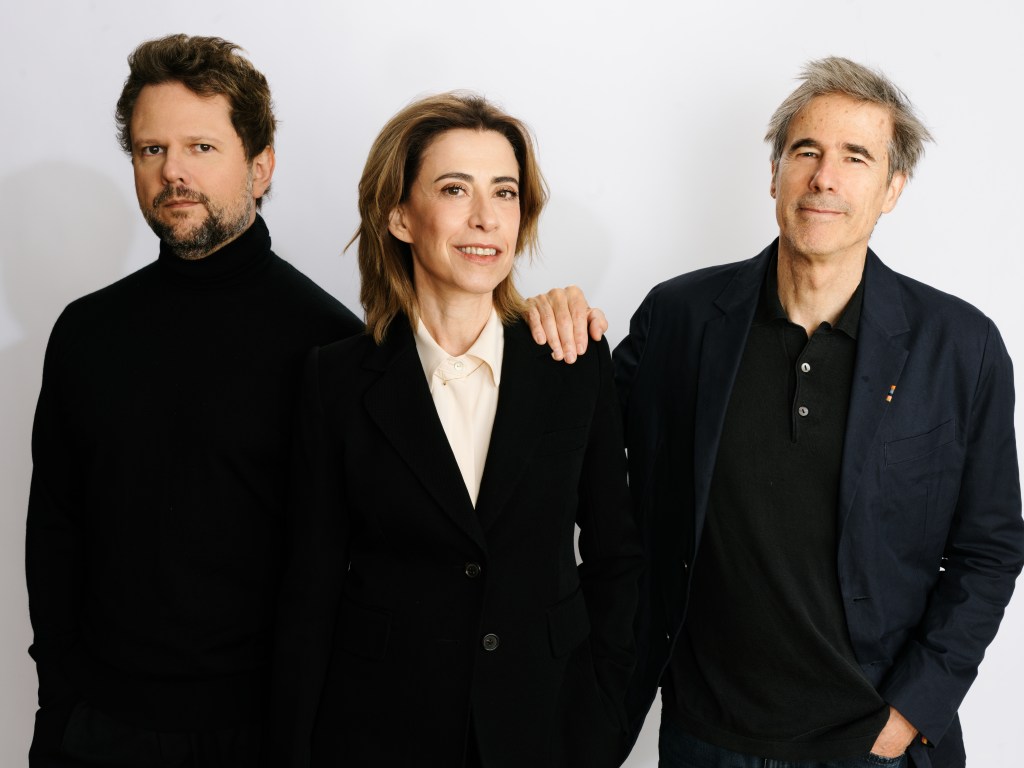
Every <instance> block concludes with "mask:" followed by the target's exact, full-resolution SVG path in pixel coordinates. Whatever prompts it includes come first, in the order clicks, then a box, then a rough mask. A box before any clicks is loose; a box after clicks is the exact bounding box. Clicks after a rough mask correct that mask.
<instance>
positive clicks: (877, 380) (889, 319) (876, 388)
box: [838, 249, 910, 537]
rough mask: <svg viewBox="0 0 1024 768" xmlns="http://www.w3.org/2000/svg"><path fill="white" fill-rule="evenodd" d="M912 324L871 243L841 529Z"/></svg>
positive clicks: (845, 450)
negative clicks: (909, 323) (909, 322)
mask: <svg viewBox="0 0 1024 768" xmlns="http://www.w3.org/2000/svg"><path fill="white" fill-rule="evenodd" d="M909 330H910V326H909V325H908V323H907V315H906V312H905V311H904V309H903V299H902V296H901V293H900V287H899V281H898V279H897V277H896V274H895V273H894V272H893V271H892V270H890V269H889V268H888V267H886V266H885V265H884V264H883V263H882V262H881V260H880V259H879V258H878V257H877V256H876V255H875V254H874V253H873V252H872V251H871V250H870V249H869V250H868V255H867V261H866V262H865V265H864V307H863V309H862V310H861V317H860V326H859V327H858V329H857V361H856V363H854V369H853V383H852V386H851V388H850V408H849V411H848V413H847V416H846V436H845V438H844V442H843V463H842V469H841V472H840V478H839V521H838V523H839V535H840V537H841V536H842V534H843V527H844V525H845V523H846V519H847V517H848V516H849V514H850V510H851V508H852V506H853V498H854V496H855V495H856V491H857V486H858V485H859V484H860V479H861V476H862V474H863V471H864V462H865V461H866V459H867V455H868V451H869V450H870V449H871V446H872V444H873V443H874V440H875V435H876V434H877V433H878V429H879V426H880V425H881V422H882V418H883V417H884V416H885V413H886V409H887V408H888V401H887V400H886V397H887V396H888V395H889V394H890V388H891V387H894V386H896V385H897V384H898V383H899V378H900V373H901V372H902V371H903V365H904V363H906V360H907V356H908V355H909V354H910V353H909V350H908V349H907V346H906V340H905V338H901V336H905V334H906V333H907V332H908V331H909Z"/></svg>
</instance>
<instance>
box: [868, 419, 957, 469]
mask: <svg viewBox="0 0 1024 768" xmlns="http://www.w3.org/2000/svg"><path fill="white" fill-rule="evenodd" d="M955 439H956V421H955V420H954V419H950V420H949V421H947V422H944V423H942V424H940V425H939V426H937V427H936V428H935V429H933V430H931V431H930V432H925V433H924V434H923V435H915V436H914V437H906V438H903V439H902V440H892V441H890V442H887V443H886V444H885V465H886V466H887V467H889V466H892V465H893V464H902V463H903V462H905V461H913V460H914V459H919V458H921V457H922V456H927V455H928V454H929V453H931V452H932V451H934V450H936V449H937V448H941V447H942V446H944V445H946V444H947V443H951V442H953V440H955Z"/></svg>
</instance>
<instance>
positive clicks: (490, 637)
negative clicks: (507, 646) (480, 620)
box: [483, 633, 498, 651]
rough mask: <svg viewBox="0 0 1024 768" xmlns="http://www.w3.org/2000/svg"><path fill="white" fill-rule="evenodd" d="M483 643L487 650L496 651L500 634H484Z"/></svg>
mask: <svg viewBox="0 0 1024 768" xmlns="http://www.w3.org/2000/svg"><path fill="white" fill-rule="evenodd" d="M483 645H484V650H485V651H496V650H497V649H498V636H497V635H495V634H493V633H489V634H486V635H484V643H483Z"/></svg>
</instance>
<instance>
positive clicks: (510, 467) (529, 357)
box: [476, 322, 564, 530]
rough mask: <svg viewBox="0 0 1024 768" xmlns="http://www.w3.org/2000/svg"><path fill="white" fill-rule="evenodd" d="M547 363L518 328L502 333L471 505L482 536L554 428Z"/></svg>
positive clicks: (556, 382)
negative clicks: (490, 416) (490, 417)
mask: <svg viewBox="0 0 1024 768" xmlns="http://www.w3.org/2000/svg"><path fill="white" fill-rule="evenodd" d="M549 357H550V352H549V351H548V348H547V347H546V346H542V345H539V344H537V343H536V342H534V340H533V339H532V338H531V337H530V335H529V333H528V331H527V330H526V326H525V325H524V324H523V323H522V322H518V323H516V324H515V325H513V326H506V327H505V351H504V353H503V357H502V363H501V387H500V390H499V392H498V409H497V412H496V413H495V415H494V427H493V428H492V430H491V442H490V445H489V446H488V449H487V463H486V464H485V465H484V476H483V479H482V480H481V482H480V495H479V496H478V497H477V504H476V514H477V518H478V519H479V520H480V524H481V526H483V528H484V530H487V529H488V528H489V527H490V526H491V525H493V524H494V521H495V520H496V519H497V518H498V516H499V515H500V514H501V512H502V510H503V509H504V507H505V505H506V504H507V502H508V500H509V497H510V496H511V494H512V491H513V490H514V489H515V487H516V485H517V484H518V483H519V482H520V481H521V479H522V476H523V473H524V472H525V470H526V467H527V465H528V464H529V462H530V460H531V459H532V457H533V450H534V447H535V446H536V444H537V442H538V441H539V440H540V437H541V435H543V434H544V432H545V431H546V430H549V429H551V427H552V425H553V424H556V423H557V422H555V421H554V420H553V418H552V416H553V414H551V409H552V407H553V403H555V402H556V401H557V394H558V390H557V387H559V386H560V383H561V377H560V376H559V375H558V369H557V368H556V367H555V366H553V365H551V361H550V359H549ZM563 365H564V363H563Z"/></svg>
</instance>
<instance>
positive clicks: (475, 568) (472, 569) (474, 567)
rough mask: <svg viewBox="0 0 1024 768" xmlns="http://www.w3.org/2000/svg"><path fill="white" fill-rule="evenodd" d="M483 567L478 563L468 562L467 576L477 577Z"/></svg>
mask: <svg viewBox="0 0 1024 768" xmlns="http://www.w3.org/2000/svg"><path fill="white" fill-rule="evenodd" d="M481 570H482V569H481V568H480V566H479V565H478V564H477V563H466V576H468V577H469V578H471V579H475V578H476V577H477V576H479V575H480V571H481Z"/></svg>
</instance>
